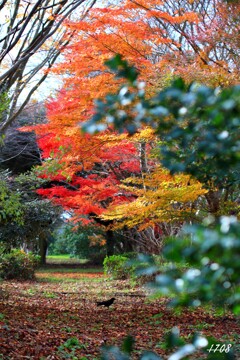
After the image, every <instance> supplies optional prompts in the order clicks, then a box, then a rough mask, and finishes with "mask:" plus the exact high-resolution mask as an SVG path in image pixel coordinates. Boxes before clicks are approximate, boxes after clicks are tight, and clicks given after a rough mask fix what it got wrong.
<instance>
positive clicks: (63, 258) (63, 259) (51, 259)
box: [47, 254, 87, 265]
mask: <svg viewBox="0 0 240 360" xmlns="http://www.w3.org/2000/svg"><path fill="white" fill-rule="evenodd" d="M85 263H87V260H86V259H78V258H72V257H70V255H69V254H61V255H48V256H47V264H53V265H58V264H60V265H64V264H71V265H80V264H85Z"/></svg>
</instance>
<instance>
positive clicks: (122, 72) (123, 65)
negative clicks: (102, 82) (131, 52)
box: [105, 54, 138, 84]
mask: <svg viewBox="0 0 240 360" xmlns="http://www.w3.org/2000/svg"><path fill="white" fill-rule="evenodd" d="M105 65H106V66H107V67H108V68H109V69H111V70H112V71H114V72H115V73H116V77H117V78H124V79H127V80H128V81H129V82H130V83H131V84H133V83H134V81H136V80H137V77H138V71H137V69H136V68H135V67H134V66H129V65H128V62H127V61H126V60H123V58H122V56H121V55H119V54H117V55H116V56H115V57H113V58H112V59H110V60H107V61H106V62H105Z"/></svg>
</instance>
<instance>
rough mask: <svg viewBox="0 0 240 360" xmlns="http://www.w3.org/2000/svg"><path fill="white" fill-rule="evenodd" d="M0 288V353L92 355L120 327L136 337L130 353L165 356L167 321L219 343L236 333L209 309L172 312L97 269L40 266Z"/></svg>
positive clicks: (119, 333) (113, 340)
mask: <svg viewBox="0 0 240 360" xmlns="http://www.w3.org/2000/svg"><path fill="white" fill-rule="evenodd" d="M1 288H2V291H1V294H0V297H1V304H0V327H1V330H0V359H4V360H10V359H14V360H15V359H16V360H20V359H42V360H43V359H49V360H50V359H51V360H53V359H69V358H70V359H74V356H76V357H75V359H82V360H83V359H92V360H94V359H99V358H100V352H99V349H100V347H101V346H102V345H104V344H117V345H120V344H121V342H122V340H123V338H124V337H125V336H126V335H128V334H131V335H133V336H134V337H135V340H136V343H135V352H134V353H135V355H134V357H135V358H136V359H137V358H138V355H139V353H140V352H142V350H143V349H151V350H154V351H155V352H157V353H158V354H161V355H164V358H167V356H166V355H167V354H166V351H165V350H164V349H162V348H161V344H162V341H163V338H164V334H166V332H167V331H168V330H170V329H171V328H172V327H174V326H178V327H179V328H180V334H181V336H184V337H185V338H186V339H188V338H189V337H190V336H191V335H192V334H193V333H194V332H196V331H198V332H200V333H202V334H205V335H211V336H215V337H216V338H217V339H218V340H219V341H220V340H222V341H223V342H224V343H226V344H228V343H230V342H234V343H237V341H238V340H239V337H238V334H239V323H238V321H237V319H236V318H234V317H233V316H231V315H229V314H225V315H222V316H217V315H216V314H215V312H214V311H213V310H210V309H207V310H206V309H205V310H202V309H200V310H194V311H185V310H184V312H183V313H178V312H176V311H173V310H169V309H167V307H166V304H167V299H159V300H154V301H150V300H149V299H148V297H146V294H145V292H144V290H143V289H142V288H134V289H133V288H132V287H131V284H129V283H128V282H127V281H110V280H109V279H107V278H106V277H104V275H103V274H102V273H101V272H98V271H97V270H95V271H91V272H87V270H85V271H84V272H79V270H78V269H74V270H72V272H71V270H69V269H68V270H66V271H65V272H63V271H60V270H55V271H54V270H53V269H51V271H49V272H47V271H46V270H45V271H42V272H38V273H37V281H35V282H14V281H6V282H3V283H2V285H1ZM112 296H114V297H116V301H115V303H114V305H113V306H111V307H110V308H109V309H108V308H105V307H97V306H96V301H97V300H98V301H99V300H102V299H109V298H111V297H112ZM73 338H77V339H78V343H77V346H76V349H75V350H74V347H73V345H72V347H71V343H69V342H68V343H66V341H67V340H68V339H73ZM63 344H65V346H62V347H61V348H59V347H60V346H61V345H63ZM67 344H69V348H70V349H68V348H67ZM70 354H71V355H70ZM239 358H240V357H239Z"/></svg>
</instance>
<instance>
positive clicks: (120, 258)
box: [103, 254, 135, 280]
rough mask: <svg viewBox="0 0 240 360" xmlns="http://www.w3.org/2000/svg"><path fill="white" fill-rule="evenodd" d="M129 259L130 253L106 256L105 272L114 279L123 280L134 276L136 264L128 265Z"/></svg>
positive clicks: (104, 262)
mask: <svg viewBox="0 0 240 360" xmlns="http://www.w3.org/2000/svg"><path fill="white" fill-rule="evenodd" d="M128 261H129V256H128V255H125V254H123V255H111V256H106V257H105V259H104V261H103V268H104V272H105V274H107V275H110V276H111V277H112V278H113V279H116V280H117V279H118V280H123V279H128V278H130V277H132V276H133V273H134V269H135V267H134V266H127V262H128Z"/></svg>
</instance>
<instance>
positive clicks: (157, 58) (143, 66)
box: [35, 1, 238, 231]
mask: <svg viewBox="0 0 240 360" xmlns="http://www.w3.org/2000/svg"><path fill="white" fill-rule="evenodd" d="M194 3H195V2H188V1H185V2H183V5H182V6H180V4H176V5H173V4H172V3H171V2H169V1H165V2H164V3H160V4H156V2H155V1H151V2H145V1H125V2H124V3H123V4H121V6H116V5H113V6H111V7H108V8H95V9H92V10H91V11H89V13H88V16H87V17H86V18H85V19H84V21H77V22H70V21H68V22H67V24H66V26H67V28H68V29H70V31H74V34H75V37H74V39H73V40H72V43H71V45H70V46H68V47H67V49H66V50H65V52H64V58H65V60H64V62H63V63H61V64H60V65H59V66H57V67H56V68H55V72H56V73H58V74H59V75H61V76H63V87H62V90H61V91H60V92H59V94H58V96H57V97H56V98H55V99H52V100H51V101H50V102H49V103H48V119H49V123H48V124H45V125H41V126H37V127H36V128H35V130H36V132H37V133H38V136H39V146H40V148H41V149H42V151H43V153H42V156H43V158H44V159H47V161H45V164H44V166H43V171H42V175H41V176H45V177H50V178H51V181H50V183H49V187H48V188H45V189H41V190H39V191H38V192H39V194H41V195H43V196H47V197H49V198H52V199H54V201H55V202H56V203H60V204H61V205H63V206H64V207H65V208H68V209H72V210H73V211H74V213H75V215H76V216H77V218H79V215H80V216H82V215H83V216H86V215H91V217H92V218H95V220H96V221H98V222H99V223H100V224H102V225H103V224H104V225H112V223H113V221H114V216H112V217H111V216H110V215H109V214H110V213H108V210H107V209H108V208H109V207H110V208H111V211H113V208H115V209H116V206H117V205H120V208H121V206H122V210H123V211H127V210H126V209H129V206H131V207H130V208H131V211H132V220H131V221H132V225H136V223H137V224H138V225H140V224H141V225H142V229H144V227H145V226H146V224H147V223H148V224H149V225H150V224H151V225H152V224H153V223H155V224H158V223H159V221H160V220H164V221H165V220H166V219H167V218H168V219H167V220H168V221H169V220H174V221H176V219H178V220H179V219H180V218H181V221H182V219H183V218H184V214H185V220H186V219H187V218H188V216H189V209H190V208H191V206H192V204H193V203H194V202H195V201H196V200H197V199H198V197H199V196H200V195H202V194H203V193H204V190H202V189H201V186H200V184H197V183H195V185H194V186H195V187H193V188H191V186H189V185H188V180H187V178H184V176H183V177H182V178H181V179H176V178H175V179H174V178H171V177H170V175H168V176H167V178H168V181H169V183H168V185H164V182H163V184H162V183H161V179H162V177H164V176H166V175H164V176H163V170H162V169H161V168H160V167H158V166H157V163H158V160H157V158H156V157H155V158H154V157H153V156H152V155H151V150H152V147H154V146H155V145H154V143H155V144H156V142H157V137H156V136H155V135H153V133H151V132H148V133H147V135H146V133H145V135H142V136H143V138H142V139H141V132H140V137H139V138H137V136H136V135H135V137H132V138H128V137H127V136H126V135H124V134H122V135H120V136H117V135H116V134H114V132H113V131H112V129H111V121H112V120H111V117H108V125H106V124H103V123H100V124H99V125H98V127H97V129H98V130H105V132H104V134H101V135H98V134H93V135H89V134H83V133H81V132H80V130H79V123H81V122H84V121H85V120H88V119H89V117H90V116H92V115H93V114H94V100H95V99H96V98H99V97H102V96H103V95H106V94H107V93H108V92H109V91H111V92H114V90H116V89H117V87H118V85H119V83H120V82H121V80H120V79H115V78H114V76H113V74H112V73H111V72H110V71H108V70H107V69H106V67H105V65H104V62H105V60H107V59H109V58H110V57H111V56H112V55H113V54H115V53H120V54H122V56H123V57H125V58H127V59H128V60H130V62H132V63H133V62H134V63H136V64H137V70H138V71H139V73H140V80H145V81H146V83H147V84H148V85H149V86H147V96H150V95H151V94H153V93H155V91H156V90H157V89H158V88H162V87H164V86H165V85H166V84H167V83H168V82H169V79H171V78H172V77H174V76H175V75H178V74H181V75H183V76H184V77H185V78H186V80H187V81H192V80H193V79H197V80H201V81H204V82H210V83H213V84H217V85H220V84H225V83H227V81H228V82H234V76H235V74H236V71H237V66H236V61H237V57H236V56H235V55H234V56H232V57H231V54H233V53H234V49H235V48H236V41H235V37H234V35H233V36H232V37H230V38H229V43H230V45H231V48H232V51H231V52H228V54H226V51H224V49H225V43H224V44H223V43H222V42H221V41H220V40H221V39H223V38H224V31H225V33H226V31H227V29H229V28H231V29H232V32H233V34H235V28H234V26H233V25H234V24H236V21H237V20H234V21H233V18H232V17H231V16H230V15H231V11H232V10H231V9H232V7H231V6H235V5H224V4H223V3H222V2H221V1H218V2H209V4H208V5H206V4H204V2H201V3H199V4H198V6H196V4H194ZM210 8H212V9H214V11H212V12H211V14H210V15H211V16H210V15H208V12H209V9H210ZM234 9H236V12H235V13H237V11H238V6H237V5H236V8H234ZM213 20H214V21H213ZM230 20H231V21H230ZM227 26H228V28H227ZM220 27H221V29H222V32H221V34H222V35H221V36H222V37H221V39H220V40H219V38H218V37H217V36H215V37H214V38H213V37H211V38H210V36H208V37H206V36H207V35H205V37H204V36H203V34H210V32H212V30H213V29H215V33H217V29H219V28H220ZM210 42H211V44H210ZM234 46H235V47H234ZM210 48H211V51H210V50H209V49H210ZM220 48H221V49H222V51H220V50H218V49H220ZM234 54H235V53H234ZM230 57H231V58H230ZM183 69H184V70H183ZM193 71H194V74H193ZM230 72H231V75H230ZM65 74H66V75H65ZM206 74H207V76H206ZM225 80H226V82H225ZM139 86H140V87H141V85H139ZM126 91H127V90H126V89H124V88H123V89H122V90H121V95H122V100H121V99H120V108H119V116H122V117H123V118H125V119H127V118H128V111H122V108H123V107H124V106H125V105H127V104H126V101H129V99H127V97H126V96H124V95H125V92H126ZM139 91H140V92H141V89H139ZM100 105H101V103H99V106H100ZM131 105H132V104H131ZM135 105H137V103H136V104H135ZM125 108H126V106H125ZM125 108H124V110H125ZM137 110H139V109H137ZM142 131H143V134H144V131H146V130H142ZM144 136H145V139H144ZM143 139H144V141H143ZM145 145H146V149H145V150H144V146H145ZM144 157H145V159H146V158H148V160H147V161H146V162H144ZM150 163H151V166H150V168H151V169H147V167H148V166H149V164H150ZM146 170H147V171H146ZM145 172H146V173H147V172H149V174H145ZM145 175H146V176H145ZM133 177H134V181H135V183H134V181H133V186H132V187H130V186H126V184H125V186H122V181H127V180H126V179H127V178H130V179H132V178H133ZM144 182H146V183H147V186H148V187H149V189H148V190H147V191H146V187H145V188H144ZM157 182H158V184H159V185H156V183H157ZM164 186H165V189H164ZM168 186H169V187H170V188H171V186H172V187H173V188H174V187H175V188H176V189H178V197H177V200H176V194H175V193H174V192H173V191H172V198H171V197H169V196H168V197H166V199H165V200H166V202H164V201H162V202H161V201H158V200H157V196H158V195H157V194H158V192H161V191H162V192H163V193H164V190H165V195H167V194H168V193H167V187H168ZM190 189H192V193H191V192H190V191H189V190H190ZM184 194H185V195H184ZM151 197H152V198H151ZM171 202H172V203H171ZM174 202H175V204H176V203H178V205H179V206H176V205H175V208H176V207H177V209H175V208H174V205H173V204H174ZM130 203H131V205H129V204H130ZM146 203H147V204H148V211H149V213H150V212H151V211H153V212H155V213H156V214H157V212H156V208H157V207H158V206H167V208H168V209H169V211H170V209H171V210H172V211H173V210H174V211H175V213H174V214H171V216H169V217H168V216H167V214H168V215H169V214H170V213H167V211H166V213H165V215H164V214H163V212H159V216H157V215H156V216H155V217H153V218H154V220H153V219H152V220H151V221H152V222H151V221H150V220H148V219H146V217H145V216H144V213H143V212H142V213H141V206H143V204H146ZM182 203H184V204H185V205H184V206H183V205H182ZM121 204H123V205H121ZM120 208H119V209H120ZM186 208H187V209H188V210H187V211H186ZM137 209H138V214H139V216H140V215H141V216H140V218H138V220H137ZM116 211H117V210H116ZM116 211H115V210H114V213H115V216H116V217H117V212H116ZM119 211H120V210H119ZM190 212H191V211H190ZM104 213H106V214H107V213H108V215H106V217H104V216H103V214H104ZM177 213H178V215H177ZM160 214H161V216H160ZM192 215H193V213H192ZM118 216H120V215H118ZM77 218H76V219H77ZM123 218H124V216H122V217H121V221H122V220H123ZM119 219H120V217H119ZM82 221H83V222H85V223H87V222H88V221H89V219H88V218H87V219H86V217H84V218H82ZM131 221H130V222H131ZM181 221H180V220H179V222H180V223H181ZM130 222H128V221H127V225H128V226H129V225H130ZM144 223H145V225H144ZM123 224H124V222H123ZM108 231H110V230H108Z"/></svg>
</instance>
